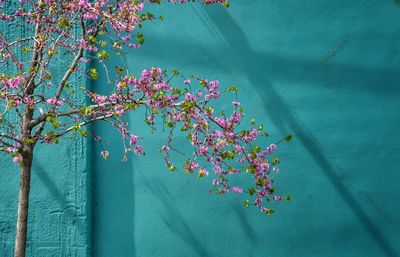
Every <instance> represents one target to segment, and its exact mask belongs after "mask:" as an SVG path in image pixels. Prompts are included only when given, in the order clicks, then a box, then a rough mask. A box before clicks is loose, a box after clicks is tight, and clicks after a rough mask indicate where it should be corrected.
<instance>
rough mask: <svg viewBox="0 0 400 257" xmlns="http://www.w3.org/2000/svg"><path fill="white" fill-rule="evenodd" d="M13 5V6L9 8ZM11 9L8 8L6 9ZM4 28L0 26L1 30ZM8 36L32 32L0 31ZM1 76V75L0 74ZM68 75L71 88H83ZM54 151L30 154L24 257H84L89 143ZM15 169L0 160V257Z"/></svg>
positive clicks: (11, 224) (12, 209) (40, 148)
mask: <svg viewBox="0 0 400 257" xmlns="http://www.w3.org/2000/svg"><path fill="white" fill-rule="evenodd" d="M12 5H14V6H15V5H18V1H14V2H12ZM10 8H12V7H10ZM3 24H4V23H1V25H3ZM0 30H1V31H2V32H3V33H5V34H7V35H10V36H18V35H24V33H25V35H27V34H28V33H31V32H32V31H29V28H24V27H23V26H21V27H20V30H18V29H17V30H16V29H14V27H12V26H4V27H0ZM0 68H1V67H0ZM51 68H52V69H53V70H54V71H56V72H55V73H53V77H54V80H55V81H57V80H58V81H59V80H60V79H61V76H62V75H63V74H61V73H60V72H59V71H58V70H57V69H58V67H57V63H54V64H53V66H52V67H51ZM0 70H1V69H0ZM85 83H86V82H85V80H84V79H83V77H82V76H80V75H74V76H73V77H72V79H71V82H70V84H71V85H75V84H78V85H82V84H85ZM60 142H61V143H60V144H59V145H46V144H38V145H37V147H36V148H35V152H34V162H33V170H32V178H31V193H30V206H29V221H28V222H29V225H28V244H27V256H28V257H30V256H33V257H44V256H45V257H50V256H54V257H56V256H68V257H70V256H73V257H83V256H90V255H89V252H90V225H91V222H90V217H91V214H90V207H91V202H90V199H88V194H89V192H88V189H89V187H88V184H90V173H89V171H90V170H89V169H88V167H89V163H88V158H87V156H88V152H89V149H88V148H89V147H88V144H89V142H88V141H87V140H83V139H82V138H78V140H76V141H74V142H71V141H68V140H61V141H60ZM18 189H19V166H18V165H14V164H13V163H12V159H11V157H10V156H4V155H3V154H1V155H0V257H9V256H13V253H14V237H15V227H16V221H17V218H16V217H17V200H18Z"/></svg>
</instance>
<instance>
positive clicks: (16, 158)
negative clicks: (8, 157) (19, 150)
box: [13, 156, 22, 164]
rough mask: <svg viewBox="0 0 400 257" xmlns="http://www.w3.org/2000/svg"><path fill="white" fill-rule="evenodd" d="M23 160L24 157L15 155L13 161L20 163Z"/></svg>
mask: <svg viewBox="0 0 400 257" xmlns="http://www.w3.org/2000/svg"><path fill="white" fill-rule="evenodd" d="M21 161H22V157H21V156H14V158H13V163H15V164H17V163H20V162H21Z"/></svg>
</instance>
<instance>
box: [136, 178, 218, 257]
mask: <svg viewBox="0 0 400 257" xmlns="http://www.w3.org/2000/svg"><path fill="white" fill-rule="evenodd" d="M141 177H142V178H143V181H144V185H145V187H146V188H147V189H148V190H149V191H150V192H151V193H152V194H153V195H154V196H155V197H156V198H157V200H158V201H159V202H160V203H161V204H162V206H163V212H162V213H160V215H161V218H162V220H163V222H164V224H165V225H166V226H167V227H168V228H169V229H170V230H171V232H172V233H173V234H175V235H176V236H178V237H179V238H180V239H181V240H182V241H183V242H185V243H186V244H187V245H188V246H189V247H190V248H192V249H193V250H194V251H195V252H196V254H197V256H199V257H212V256H213V255H212V254H211V253H210V252H209V251H208V250H207V246H206V245H204V243H203V242H202V240H201V239H200V238H199V237H198V236H197V235H196V234H195V233H194V232H193V230H192V228H191V227H190V225H189V224H188V223H187V222H186V221H185V217H184V216H183V215H182V213H181V212H180V211H179V209H178V208H177V207H176V206H175V205H173V204H169V203H171V199H173V196H172V195H171V193H170V192H169V191H168V189H167V188H166V187H165V186H164V185H163V184H162V183H156V182H153V181H151V180H149V179H147V178H146V177H145V176H144V175H141Z"/></svg>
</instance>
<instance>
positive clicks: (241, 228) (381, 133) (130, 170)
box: [94, 0, 400, 257]
mask: <svg viewBox="0 0 400 257" xmlns="http://www.w3.org/2000/svg"><path fill="white" fill-rule="evenodd" d="M153 11H154V13H156V14H162V15H164V16H165V17H166V20H165V21H164V22H154V23H151V24H150V23H149V24H146V25H145V29H144V34H145V38H146V43H145V45H144V47H143V48H141V49H139V50H135V51H131V52H130V53H129V55H128V57H127V58H126V62H127V63H128V65H129V67H130V69H131V70H133V71H135V72H136V73H137V72H139V71H140V70H141V69H142V68H145V67H149V66H152V65H158V66H161V67H164V68H167V69H172V68H178V69H180V70H182V71H183V72H185V73H186V74H190V73H192V72H195V73H197V74H200V75H202V76H205V77H207V78H211V79H215V78H219V79H220V80H221V81H222V82H223V83H224V84H225V85H226V86H230V85H232V84H234V85H238V86H239V88H240V91H241V94H240V95H241V96H240V98H241V99H240V100H241V101H242V103H243V104H244V107H245V108H246V109H247V110H248V112H249V113H251V114H253V115H255V116H256V119H257V120H263V121H266V126H267V127H268V128H269V130H270V132H271V134H272V135H273V136H272V138H271V141H272V142H273V141H275V140H276V139H278V138H280V137H281V136H283V135H286V134H287V133H293V134H294V141H293V142H291V143H290V144H287V145H282V146H281V148H280V157H281V159H282V161H283V164H282V167H281V174H280V175H279V177H278V178H277V188H278V190H280V191H281V192H284V193H291V194H292V196H293V201H291V202H290V203H282V204H279V205H277V206H275V209H276V214H275V215H274V216H272V217H265V216H263V215H261V214H260V213H259V212H258V211H257V210H255V209H243V208H242V207H241V204H240V201H239V199H236V198H233V197H229V196H227V197H222V198H219V197H215V196H209V195H207V189H208V188H209V182H210V181H207V180H201V181H199V180H197V178H195V177H186V176H185V175H183V174H182V173H180V174H178V173H176V174H171V173H169V172H167V171H166V170H165V168H164V167H163V163H162V160H161V157H160V155H159V153H158V152H157V151H156V150H155V149H157V148H159V147H160V146H161V145H162V143H163V138H164V137H165V135H163V134H162V133H161V134H151V133H149V132H148V129H147V128H146V126H144V125H143V122H142V120H143V116H142V115H141V114H140V115H132V116H131V117H130V119H131V122H132V129H133V130H134V131H136V132H137V133H139V134H141V135H144V136H145V139H144V142H145V149H146V150H147V155H146V157H144V158H136V157H135V158H133V159H132V160H130V161H129V162H128V163H125V164H121V163H120V159H121V155H120V154H119V153H120V151H121V149H120V148H119V145H118V143H117V144H115V143H114V144H113V146H107V147H108V149H110V150H112V151H111V152H112V154H113V156H112V158H111V160H109V161H102V160H100V159H99V160H97V161H96V167H95V170H96V181H95V183H96V187H95V188H96V191H95V194H94V195H95V203H96V209H95V227H94V230H95V233H94V235H95V244H94V248H95V253H96V254H95V256H97V257H101V256H104V257H109V256H121V257H124V256H138V257H139V256H143V257H148V256H162V257H167V256H171V257H172V256H173V257H186V256H191V257H192V256H199V257H204V256H213V257H228V256H229V257H235V256H236V257H243V256H254V257H255V256H282V257H283V256H305V257H310V256H315V257H319V256H329V257H337V256H354V257H360V256H387V257H389V256H390V257H393V256H399V255H400V233H399V231H400V216H399V213H400V202H399V196H400V195H399V192H398V182H399V181H400V173H399V172H398V168H397V161H398V158H399V153H400V146H399V142H400V133H398V128H399V126H400V117H399V115H398V109H399V108H400V97H399V95H400V76H399V74H400V73H399V72H400V43H399V42H400V27H399V24H400V8H399V6H398V4H396V1H393V0H384V1H382V0H381V1H377V0H362V1H361V0H354V1H348V0H339V1H321V0H310V1H282V0H268V1H266V0H253V1H236V0H233V1H232V8H229V9H224V8H219V7H209V6H200V5H188V6H186V7H181V6H171V5H163V6H161V7H156V8H154V9H153ZM96 86H97V87H101V86H102V85H101V83H98V84H97V85H96ZM228 104H229V103H226V104H222V105H221V107H223V106H227V105H228ZM99 131H100V132H102V133H103V134H104V135H105V134H109V131H108V130H105V128H103V127H99ZM160 131H161V129H160ZM160 131H159V132H160ZM108 138H109V139H111V141H115V142H118V140H119V139H118V137H117V136H109V137H108ZM186 145H187V144H186V140H185V139H184V138H183V137H182V136H181V137H179V136H178V140H177V147H178V148H179V149H181V150H182V151H185V149H186V148H185V147H186ZM118 151H119V152H118ZM187 151H189V148H187ZM96 152H99V150H96ZM97 156H99V155H98V154H96V158H97ZM185 158H186V157H185V156H183V157H182V160H184V159H185Z"/></svg>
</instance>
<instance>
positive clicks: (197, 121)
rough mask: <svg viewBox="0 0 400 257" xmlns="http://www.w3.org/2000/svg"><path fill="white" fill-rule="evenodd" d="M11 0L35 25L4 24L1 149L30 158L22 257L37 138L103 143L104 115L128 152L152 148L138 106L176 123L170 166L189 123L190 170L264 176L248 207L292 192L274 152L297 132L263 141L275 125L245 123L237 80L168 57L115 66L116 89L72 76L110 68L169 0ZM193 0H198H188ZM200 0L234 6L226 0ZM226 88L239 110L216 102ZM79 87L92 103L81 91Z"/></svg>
mask: <svg viewBox="0 0 400 257" xmlns="http://www.w3.org/2000/svg"><path fill="white" fill-rule="evenodd" d="M10 2H11V1H9V0H0V22H2V23H6V24H7V25H10V26H18V24H22V26H25V27H26V28H31V31H32V33H28V35H25V36H23V37H22V36H6V35H5V34H3V33H2V32H0V64H1V68H0V105H1V107H2V108H3V109H2V111H1V114H0V151H1V152H3V153H5V154H8V155H10V156H11V157H12V161H13V162H14V163H15V164H19V165H20V189H19V197H18V220H17V231H16V240H15V256H16V257H22V256H25V248H26V237H27V225H28V204H29V191H30V176H31V167H32V160H33V158H34V149H35V145H36V144H37V143H44V144H50V143H55V144H57V143H58V142H59V140H60V138H61V137H64V138H65V137H68V138H71V139H74V138H75V137H76V136H83V137H88V136H91V137H93V139H94V140H96V141H97V142H99V143H100V144H101V142H102V140H103V139H102V138H100V137H99V136H97V135H96V134H94V132H92V131H90V129H86V128H87V127H88V125H90V124H92V123H94V122H97V121H102V122H107V123H108V124H110V125H111V126H113V127H115V128H116V130H117V131H118V132H119V133H120V134H121V135H122V143H123V146H124V160H126V159H127V158H128V154H129V153H130V152H134V153H136V154H143V149H142V147H141V146H140V144H139V139H140V138H139V137H138V136H137V135H135V134H133V133H131V131H129V130H128V129H127V123H126V122H124V121H123V119H122V117H123V116H124V115H125V114H126V113H127V112H128V111H134V110H137V109H139V108H145V109H146V110H147V116H146V118H145V122H146V123H147V124H148V125H149V126H150V127H153V126H155V123H156V121H158V122H162V123H163V125H164V126H165V127H167V128H168V129H169V130H170V133H169V136H168V138H167V140H166V144H165V145H164V146H162V147H161V149H160V151H161V152H162V153H163V156H164V161H165V164H166V166H167V168H168V169H169V170H170V171H175V170H176V169H177V168H176V166H175V165H174V164H173V163H172V161H171V160H170V153H171V151H176V149H175V148H174V146H173V145H172V138H173V134H174V131H176V130H181V131H183V132H185V133H187V135H188V139H189V141H190V143H191V144H192V146H193V155H192V158H190V159H188V160H187V161H186V162H185V163H184V165H183V170H184V172H185V173H186V174H192V173H194V172H197V174H198V177H199V178H201V177H204V176H208V175H209V170H210V169H212V170H213V172H214V176H215V178H214V180H213V182H212V184H213V186H212V190H210V193H216V194H225V193H227V192H229V191H232V192H235V193H242V192H243V189H242V188H241V187H238V186H234V185H232V184H231V183H230V180H229V177H230V176H231V175H234V174H238V173H243V172H244V173H247V174H248V175H249V177H250V178H251V179H252V181H253V182H252V183H253V184H254V185H253V187H250V188H249V189H248V190H247V193H248V194H249V195H250V196H253V197H254V198H255V199H254V202H250V201H249V200H246V201H244V202H243V205H244V206H245V207H248V206H249V204H254V205H255V206H257V207H259V208H260V210H261V211H262V212H264V213H266V214H272V212H273V210H272V209H270V208H267V207H266V206H265V204H264V203H266V202H268V201H271V200H274V201H280V200H289V199H290V197H289V196H285V197H282V196H278V195H276V194H275V191H274V188H273V186H272V184H273V180H272V176H273V174H274V173H277V172H278V171H279V170H278V167H277V165H278V164H279V159H278V158H276V157H272V156H271V154H272V153H273V152H274V151H275V150H276V147H277V144H278V143H280V142H281V141H282V140H286V141H289V140H290V139H291V136H290V135H289V136H286V137H285V138H284V139H282V140H281V141H279V142H277V143H275V144H270V145H269V146H267V147H262V146H261V145H257V142H259V141H260V140H257V141H256V139H257V138H259V137H264V136H266V137H267V136H268V134H267V133H266V132H263V129H264V128H263V125H259V124H256V123H255V121H254V120H251V122H250V126H249V127H247V128H246V127H244V126H242V124H240V123H241V120H242V118H243V116H244V110H243V108H242V107H241V105H240V103H239V102H238V101H237V100H236V99H237V91H238V90H237V88H236V87H235V86H231V87H228V88H226V89H224V90H220V86H219V82H218V81H216V80H211V81H209V80H207V79H205V78H201V77H199V76H196V75H192V76H191V77H190V78H187V77H185V76H183V75H182V74H180V72H179V71H176V70H173V71H172V72H171V73H168V72H167V71H166V70H162V69H161V68H158V67H153V68H150V69H146V70H144V71H143V72H142V73H141V75H140V76H134V75H133V73H131V72H130V71H129V70H128V68H127V67H124V66H121V67H116V68H115V74H116V76H117V79H116V80H115V81H111V80H110V79H107V80H108V81H107V83H108V84H111V85H114V87H113V90H112V91H111V92H110V93H109V94H108V95H103V94H99V93H96V92H92V91H90V90H88V89H86V88H84V87H80V88H78V86H77V85H70V84H69V82H70V78H71V76H73V75H75V74H80V75H81V76H84V77H85V78H87V79H92V80H96V79H97V78H98V77H99V73H100V72H104V73H105V74H106V75H107V78H109V73H110V67H108V65H107V59H109V58H110V54H115V55H122V54H123V52H124V50H125V49H126V48H137V47H140V45H142V44H143V43H144V36H143V34H142V33H140V32H136V34H134V33H135V31H139V30H140V28H141V27H142V24H143V23H144V22H145V21H151V20H154V19H163V17H161V16H160V17H156V16H154V15H153V14H151V13H149V12H145V11H144V7H145V4H154V3H157V4H160V3H161V0H119V1H118V0H117V1H111V0H93V1H88V0H65V1H58V0H39V1H33V0H19V3H18V4H16V7H15V8H9V7H8V8H6V6H7V5H8V4H10ZM167 2H173V3H176V0H169V1H167ZM185 2H195V1H194V0H193V1H187V0H180V1H179V3H182V4H183V3H185ZM199 2H202V3H203V4H222V5H224V6H225V7H228V6H229V3H228V2H227V1H225V0H202V1H199ZM16 21H18V22H16ZM28 31H29V30H28ZM133 35H135V36H133ZM56 59H61V60H62V61H61V62H59V66H58V70H57V71H55V70H54V69H52V68H51V64H53V63H54V62H55V61H56ZM93 62H98V63H100V64H101V65H102V66H103V67H104V70H102V71H98V70H96V69H95V68H93V67H92V68H90V69H87V68H86V67H87V66H88V64H89V63H93ZM55 72H57V73H59V72H62V74H63V75H62V78H61V79H60V80H56V79H55V78H54V77H55V76H54V74H55ZM113 72H114V71H113ZM225 93H226V94H233V95H234V96H235V100H234V101H233V102H232V109H233V110H232V112H231V113H229V114H228V113H226V112H224V111H221V112H217V111H216V110H215V109H214V107H213V105H212V104H213V102H214V100H215V99H218V98H219V97H220V96H221V94H225ZM77 96H81V97H85V98H87V99H88V101H87V102H90V103H89V104H87V103H86V102H81V101H77V100H76V99H77ZM100 154H101V155H102V156H103V157H104V158H105V159H107V158H108V156H109V152H108V151H107V150H103V151H101V153H100Z"/></svg>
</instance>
